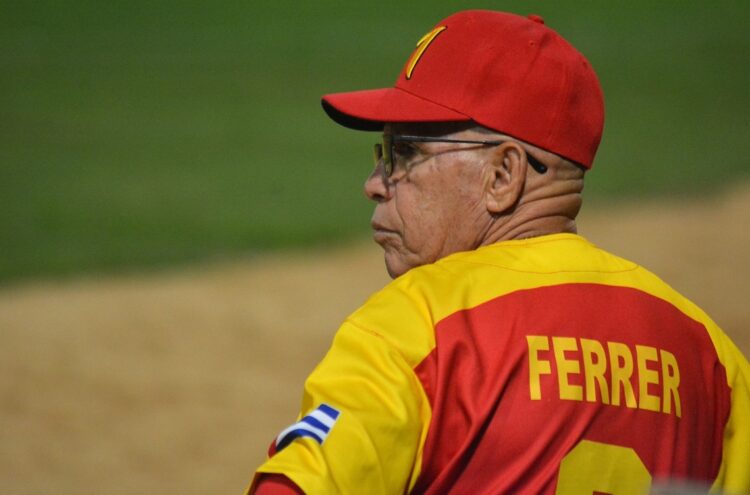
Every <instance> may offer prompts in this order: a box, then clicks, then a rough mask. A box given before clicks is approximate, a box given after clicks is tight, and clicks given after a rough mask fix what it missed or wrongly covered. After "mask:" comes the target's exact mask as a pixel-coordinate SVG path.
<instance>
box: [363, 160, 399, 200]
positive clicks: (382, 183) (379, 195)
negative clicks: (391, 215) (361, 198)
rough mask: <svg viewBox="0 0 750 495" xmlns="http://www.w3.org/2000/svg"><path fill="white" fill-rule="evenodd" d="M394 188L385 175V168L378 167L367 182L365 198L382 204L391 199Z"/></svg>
mask: <svg viewBox="0 0 750 495" xmlns="http://www.w3.org/2000/svg"><path fill="white" fill-rule="evenodd" d="M392 187H393V185H392V184H390V181H389V180H388V179H387V178H386V177H385V174H384V173H383V166H382V165H378V166H377V167H375V170H373V171H372V173H371V174H370V176H369V177H368V178H367V180H366V181H365V196H367V197H368V198H369V199H371V200H373V201H375V202H376V203H380V202H383V201H385V200H387V199H390V195H391V188H392Z"/></svg>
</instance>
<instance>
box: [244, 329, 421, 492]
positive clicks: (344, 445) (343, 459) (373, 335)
mask: <svg viewBox="0 0 750 495" xmlns="http://www.w3.org/2000/svg"><path fill="white" fill-rule="evenodd" d="M426 407H429V406H428V405H427V399H426V396H425V393H424V391H423V390H422V387H421V385H420V383H419V380H418V379H417V378H416V375H415V374H414V372H413V370H412V367H411V366H410V365H409V364H408V363H407V361H406V360H405V359H404V357H403V355H402V354H401V353H400V352H399V351H398V350H397V349H396V348H395V347H394V346H393V345H391V344H390V343H389V342H388V340H387V339H386V338H384V337H383V336H382V335H381V334H379V333H378V332H376V331H373V330H371V329H368V328H364V327H363V326H362V325H361V323H355V322H354V321H353V320H351V319H349V320H347V321H346V322H345V323H344V324H343V325H342V326H341V328H340V329H339V331H338V332H337V334H336V337H335V338H334V341H333V344H332V346H331V349H330V350H329V352H328V354H327V355H326V356H325V358H324V359H323V361H322V362H321V363H320V364H319V365H318V366H317V368H316V369H315V370H314V371H313V373H312V374H311V375H310V376H309V377H308V379H307V381H306V382H305V390H304V396H303V401H302V411H301V413H300V416H299V420H298V421H297V423H295V424H293V425H291V426H290V427H289V428H286V429H285V430H283V431H282V432H281V433H280V434H279V436H278V437H277V438H276V440H275V442H274V445H272V450H275V452H274V453H272V455H271V456H270V458H269V459H268V460H267V461H266V462H265V463H264V464H263V465H261V467H260V468H259V469H258V473H279V474H283V475H285V476H287V477H288V478H290V479H291V480H292V481H293V482H294V483H295V484H297V485H298V486H299V487H300V488H301V489H302V490H304V492H305V493H307V494H318V493H320V494H323V493H325V494H335V493H360V494H369V493H378V494H380V493H405V492H407V491H408V490H409V488H410V486H411V485H413V481H414V479H415V477H416V475H417V471H418V462H417V459H418V452H419V450H420V448H421V442H422V441H423V439H424V436H425V432H424V430H425V428H426V427H427V425H426V423H425V421H424V417H425V411H424V409H425V408H426Z"/></svg>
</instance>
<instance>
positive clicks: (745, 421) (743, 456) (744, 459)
mask: <svg viewBox="0 0 750 495" xmlns="http://www.w3.org/2000/svg"><path fill="white" fill-rule="evenodd" d="M712 330H713V332H712V334H713V335H712V338H713V339H714V345H715V346H716V348H717V349H716V350H717V352H718V354H719V358H720V360H721V362H722V364H723V365H724V367H725V369H726V371H727V382H728V384H729V387H730V388H731V395H730V401H731V409H730V412H729V418H728V419H727V423H726V426H725V428H724V446H723V449H722V458H721V466H720V468H719V475H718V477H717V478H716V481H715V483H714V485H713V487H712V488H713V489H714V490H720V491H722V492H723V493H750V364H748V361H747V359H746V358H745V357H744V356H743V355H742V353H741V352H740V350H739V349H738V348H737V347H736V346H735V345H734V343H733V342H731V341H730V340H729V339H728V338H727V337H726V336H725V335H724V334H723V333H721V332H720V330H718V328H716V329H712Z"/></svg>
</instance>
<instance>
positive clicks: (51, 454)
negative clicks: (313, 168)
mask: <svg viewBox="0 0 750 495" xmlns="http://www.w3.org/2000/svg"><path fill="white" fill-rule="evenodd" d="M588 206H589V208H588V210H587V212H586V213H585V214H584V215H583V216H582V218H581V220H580V222H579V229H580V231H581V233H582V234H584V235H585V236H586V237H588V238H589V239H591V240H592V241H594V242H596V243H597V244H599V245H601V246H603V247H605V248H607V249H609V250H611V251H613V252H616V253H618V254H621V255H623V256H625V257H629V258H631V259H633V260H635V261H638V262H640V263H641V264H643V265H644V266H646V267H648V268H650V269H651V270H653V271H655V272H656V273H658V274H660V275H661V276H663V277H664V278H665V279H666V280H668V281H669V282H670V283H671V284H672V285H673V286H674V287H676V288H677V289H678V290H680V291H682V292H683V293H685V294H686V295H687V296H688V297H690V298H691V299H693V300H695V301H696V302H698V303H699V304H700V305H701V306H702V307H704V309H706V310H707V311H708V312H709V313H710V314H711V315H712V316H713V317H714V319H715V320H716V321H717V322H718V323H719V324H720V325H721V326H722V327H724V328H725V329H726V331H727V332H728V333H729V334H730V335H732V336H733V337H734V339H735V340H736V342H737V343H738V344H739V346H740V347H741V348H742V349H743V351H744V352H745V354H746V355H747V354H750V305H748V304H747V303H746V302H745V300H744V299H745V297H746V295H747V294H748V284H749V282H748V281H749V280H750V256H748V255H747V249H748V246H750V230H747V229H746V228H745V227H743V225H746V224H747V216H748V213H750V187H748V186H744V187H742V188H738V189H736V190H734V191H730V192H729V193H728V194H726V195H725V196H724V197H723V198H716V199H713V200H701V201H696V202H693V203H686V202H682V203H675V204H656V203H649V204H641V205H633V204H628V205H623V206H621V207H617V208H609V209H606V210H603V211H597V209H596V208H595V207H593V208H592V207H591V206H592V205H588ZM386 281H387V278H386V276H385V274H384V270H383V268H382V262H381V256H380V253H379V250H378V249H377V248H376V247H373V246H371V245H370V244H369V243H367V244H365V243H362V244H357V245H354V246H351V247H348V248H337V249H333V250H315V251H307V252H302V253H296V254H285V255H273V256H268V257H264V258H261V259H255V260H251V261H248V262H244V263H235V264H227V265H220V266H216V265H213V266H208V267H203V268H196V269H192V270H189V271H183V272H179V273H169V274H161V275H159V276H156V275H149V276H142V277H138V276H129V277H118V278H113V279H106V280H104V279H101V280H77V281H72V282H65V283H61V282H58V283H55V282H49V283H35V284H28V285H24V286H15V287H6V288H5V289H3V290H0V370H2V375H0V391H1V393H2V401H1V402H0V424H2V427H0V486H2V488H3V492H5V493H15V494H23V493H41V492H45V491H49V492H54V493H58V494H74V493H75V494H78V493H111V492H114V493H158V492H163V493H182V494H191V493H195V494H198V493H241V492H242V490H243V489H244V488H245V485H246V483H247V482H248V481H249V480H250V477H251V473H252V471H253V468H254V467H255V466H256V465H257V464H258V463H259V462H260V461H261V459H262V458H263V455H264V451H265V449H266V447H267V445H268V443H269V442H270V440H271V439H272V437H273V435H274V434H275V433H276V432H277V431H278V430H280V429H281V428H282V427H283V426H285V425H287V424H288V423H290V422H291V421H292V420H293V419H294V417H295V414H296V410H297V406H298V401H299V395H300V390H301V386H302V382H303V380H304V377H305V376H306V375H307V373H308V372H309V371H310V370H311V369H312V367H313V366H314V364H315V363H316V362H317V360H318V359H320V357H321V356H322V354H323V352H324V351H325V349H326V347H327V346H328V344H329V342H330V339H331V336H332V334H333V332H334V331H335V329H336V327H337V324H338V323H339V322H340V320H341V319H342V318H343V317H345V316H346V314H347V313H348V312H350V311H351V310H353V309H354V308H356V307H357V306H358V305H359V304H361V302H362V301H364V299H365V298H366V297H367V295H368V294H370V293H371V292H373V291H374V290H376V289H378V288H379V287H381V286H382V285H383V284H384V283H386Z"/></svg>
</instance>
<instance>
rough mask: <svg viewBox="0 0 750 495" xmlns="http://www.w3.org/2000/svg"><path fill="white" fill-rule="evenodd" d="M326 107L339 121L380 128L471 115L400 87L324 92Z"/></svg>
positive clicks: (354, 126)
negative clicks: (397, 123) (327, 93)
mask: <svg viewBox="0 0 750 495" xmlns="http://www.w3.org/2000/svg"><path fill="white" fill-rule="evenodd" d="M321 103H322V105H323V109H324V110H325V111H326V113H327V114H328V116H329V117H331V118H332V119H333V120H334V121H336V122H337V123H338V124H341V125H343V126H344V127H348V128H350V129H356V130H359V131H379V130H382V129H383V125H384V124H385V123H387V122H451V121H466V120H471V118H470V117H468V116H466V115H464V114H462V113H459V112H457V111H455V110H452V109H450V108H446V107H444V106H442V105H438V104H437V103H433V102H431V101H428V100H425V99H423V98H419V97H418V96H414V95H412V94H411V93H407V92H406V91H404V90H401V89H399V88H383V89H368V90H364V91H353V92H350V93H334V94H330V95H325V96H323V99H322V101H321Z"/></svg>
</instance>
